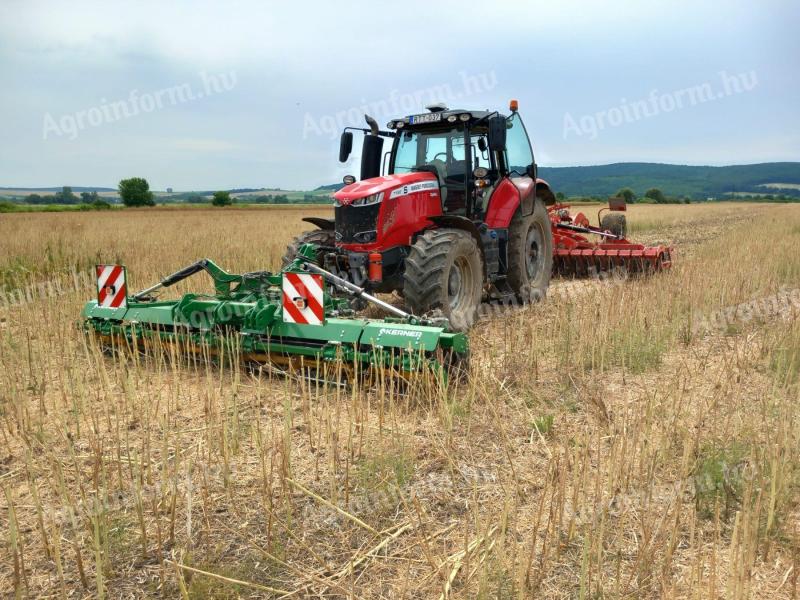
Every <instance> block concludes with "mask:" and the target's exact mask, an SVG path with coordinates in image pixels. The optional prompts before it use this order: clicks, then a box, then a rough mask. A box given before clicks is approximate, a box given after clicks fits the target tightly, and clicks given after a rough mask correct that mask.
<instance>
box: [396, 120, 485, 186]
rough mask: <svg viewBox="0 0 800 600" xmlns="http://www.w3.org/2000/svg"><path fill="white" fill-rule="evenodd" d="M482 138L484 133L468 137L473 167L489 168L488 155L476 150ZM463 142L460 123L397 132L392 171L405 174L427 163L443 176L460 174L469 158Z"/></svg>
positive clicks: (462, 172)
mask: <svg viewBox="0 0 800 600" xmlns="http://www.w3.org/2000/svg"><path fill="white" fill-rule="evenodd" d="M481 137H485V134H478V133H475V134H473V135H471V136H470V138H471V139H470V151H471V156H472V166H473V168H474V167H476V166H485V167H487V168H488V167H490V164H489V155H488V154H487V153H486V152H485V151H481V150H480V149H479V144H478V140H479V139H480V138H481ZM484 141H485V140H484ZM464 144H465V139H464V128H463V126H461V127H454V128H452V129H447V130H435V131H431V130H427V131H411V130H407V131H404V132H402V133H401V134H400V135H399V139H398V142H397V149H396V151H395V156H394V163H393V166H394V168H393V170H392V172H393V173H408V172H410V171H415V170H418V169H419V168H420V167H422V166H425V165H429V166H433V167H435V168H436V170H437V171H438V172H439V174H440V175H441V177H442V179H445V178H447V177H448V176H450V177H452V176H458V175H462V176H463V175H464V173H465V169H466V165H467V158H468V156H467V153H466V152H465V148H464ZM484 147H485V144H484Z"/></svg>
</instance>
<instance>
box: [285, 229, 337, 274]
mask: <svg viewBox="0 0 800 600" xmlns="http://www.w3.org/2000/svg"><path fill="white" fill-rule="evenodd" d="M303 244H315V245H317V246H333V245H335V244H336V233H335V232H334V231H331V230H328V229H314V230H313V231H304V232H303V233H301V234H300V235H298V236H297V237H296V238H294V239H293V240H292V242H291V243H290V244H289V245H288V246H286V253H285V254H284V255H283V258H281V267H285V266H286V265H288V264H290V263H291V262H292V261H293V260H294V259H295V258H296V257H297V252H298V251H299V250H300V246H302V245H303ZM317 264H319V265H320V266H322V265H321V261H320V257H319V256H318V257H317Z"/></svg>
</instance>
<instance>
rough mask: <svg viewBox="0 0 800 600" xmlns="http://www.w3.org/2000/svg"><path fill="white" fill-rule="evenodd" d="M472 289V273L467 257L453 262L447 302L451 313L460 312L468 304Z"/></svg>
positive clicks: (460, 257)
mask: <svg viewBox="0 0 800 600" xmlns="http://www.w3.org/2000/svg"><path fill="white" fill-rule="evenodd" d="M471 288H472V271H471V270H470V268H469V261H468V260H467V258H466V257H465V256H459V257H458V258H456V259H455V260H454V261H453V265H452V266H451V267H450V273H448V275H447V301H448V304H449V305H450V310H451V311H456V310H459V309H460V308H462V307H463V306H464V304H465V303H467V302H468V296H469V290H470V289H471Z"/></svg>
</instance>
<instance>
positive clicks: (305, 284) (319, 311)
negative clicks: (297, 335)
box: [283, 273, 325, 325]
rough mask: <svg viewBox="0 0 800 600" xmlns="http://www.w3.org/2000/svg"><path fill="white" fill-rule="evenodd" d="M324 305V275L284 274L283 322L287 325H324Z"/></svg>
mask: <svg viewBox="0 0 800 600" xmlns="http://www.w3.org/2000/svg"><path fill="white" fill-rule="evenodd" d="M324 303H325V299H324V293H323V282H322V275H314V274H311V273H284V274H283V320H284V321H285V322H286V323H299V324H302V325H322V324H323V323H324V322H325V304H324Z"/></svg>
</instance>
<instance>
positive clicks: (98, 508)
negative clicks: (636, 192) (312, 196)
mask: <svg viewBox="0 0 800 600" xmlns="http://www.w3.org/2000/svg"><path fill="white" fill-rule="evenodd" d="M323 211H324V209H320V211H319V212H320V214H322V212H323ZM302 214H305V211H302V212H301V211H297V210H291V209H287V210H280V211H268V210H261V211H237V210H230V211H227V210H222V211H211V210H208V211H206V210H191V211H185V212H179V211H159V210H152V211H146V210H145V211H125V212H121V213H113V214H103V213H97V214H94V213H93V214H78V213H75V214H73V213H70V214H27V215H16V214H10V215H3V216H1V217H0V277H2V284H3V285H4V286H6V288H7V289H11V288H13V290H14V295H13V296H12V297H11V298H10V299H11V300H15V301H16V300H19V299H20V292H21V297H22V298H23V299H26V298H27V300H26V301H25V302H24V303H22V304H14V305H12V306H5V307H2V308H0V365H1V367H0V417H2V421H0V429H2V433H1V434H0V486H2V488H3V495H2V497H0V530H2V531H3V532H5V533H4V536H5V540H4V547H3V555H2V559H0V589H2V590H5V591H7V592H9V593H13V592H14V591H16V592H17V593H18V594H20V595H23V596H24V595H26V594H27V595H29V596H45V595H49V596H53V597H61V598H66V597H90V596H91V597H108V598H117V597H153V596H164V597H170V598H172V597H184V598H185V597H191V598H203V597H221V598H236V597H240V596H244V597H281V596H283V595H284V592H295V594H294V596H292V597H312V596H313V597H352V598H405V597H407V598H431V597H433V598H436V597H440V596H446V597H452V598H529V597H534V596H535V597H545V598H601V597H602V598H623V597H625V598H641V597H651V598H655V597H698V598H700V597H702V598H707V597H729V598H746V597H762V598H781V597H787V598H788V597H793V596H794V594H795V591H796V574H797V567H796V565H795V561H796V557H797V547H798V537H797V531H796V527H797V523H798V506H797V500H798V493H797V482H798V479H797V478H798V462H797V456H798V449H799V448H798V443H799V441H800V438H799V437H798V435H799V434H800V428H799V427H798V426H799V425H800V423H798V415H797V410H796V402H797V395H798V394H797V391H798V387H797V384H798V380H799V379H800V378H799V374H800V320H799V319H798V318H797V315H796V314H795V312H796V307H795V306H794V305H793V304H791V303H787V302H783V303H782V302H779V301H774V302H772V303H762V304H758V305H757V306H759V307H760V306H766V308H767V309H766V310H763V311H760V312H758V311H756V312H758V314H757V315H756V316H755V317H754V316H753V314H754V313H753V311H752V310H749V311H748V310H747V309H748V307H749V308H750V309H752V307H753V306H754V305H744V306H739V309H738V311H737V312H736V313H734V312H733V311H729V313H728V317H726V318H725V319H722V318H721V317H719V315H718V314H717V313H716V311H719V310H721V309H725V308H726V307H731V306H738V305H742V303H747V302H750V301H752V300H754V299H759V298H769V297H770V296H771V295H774V294H775V293H776V292H779V291H780V290H784V292H783V294H784V295H783V296H781V298H790V299H792V300H794V301H796V300H797V299H800V296H797V295H793V294H791V293H789V292H786V291H785V290H787V289H788V290H793V289H794V288H795V287H797V286H798V279H799V278H800V258H798V257H797V254H796V252H795V250H794V248H795V246H796V243H795V240H798V239H800V208H798V207H796V206H794V205H789V206H786V205H782V206H769V205H741V204H737V205H712V206H698V205H689V206H679V207H678V206H675V207H673V206H668V207H656V206H634V207H632V210H631V212H630V214H629V219H630V221H631V223H632V226H633V228H634V230H638V232H639V234H638V236H639V237H640V238H646V239H648V240H649V241H655V240H658V241H667V242H671V241H674V242H675V243H676V245H677V247H678V252H679V253H678V258H677V262H676V266H675V268H674V270H673V271H672V272H671V273H667V274H664V275H663V276H658V277H655V278H652V279H647V280H633V281H623V282H619V281H614V280H610V281H588V282H572V281H556V282H554V285H553V288H552V291H551V294H550V296H549V298H548V300H547V301H546V302H545V303H543V304H540V305H537V306H533V307H528V308H525V309H522V310H519V311H516V312H514V313H511V314H505V315H500V316H494V317H489V318H487V319H484V320H483V321H482V322H481V323H480V324H479V325H478V326H477V327H476V328H475V329H474V331H473V332H472V334H471V340H472V346H473V366H472V373H471V380H470V383H469V384H468V385H466V386H463V387H461V388H460V389H459V390H457V392H456V393H453V394H450V395H449V396H444V395H429V394H428V395H420V394H414V395H410V396H409V395H406V396H402V397H396V396H394V395H392V394H391V393H390V392H389V391H387V390H381V389H378V390H370V391H367V390H342V389H331V390H323V389H318V388H316V387H314V386H311V385H308V384H298V383H296V382H293V381H289V380H285V379H272V378H269V377H267V376H265V377H263V378H261V379H255V378H253V377H252V376H250V375H248V374H246V373H244V372H239V371H238V370H227V369H221V368H217V367H208V366H205V365H201V364H195V363H192V362H185V361H184V362H183V363H181V362H180V361H168V360H163V358H164V357H157V356H156V357H150V358H149V359H147V360H140V359H139V358H138V357H130V359H129V360H128V361H127V362H125V361H122V362H113V361H111V360H110V359H108V358H104V357H102V356H100V355H99V354H98V353H97V350H96V349H95V348H94V347H92V346H91V345H87V344H86V343H85V342H84V340H83V339H82V336H81V335H80V333H79V331H78V330H77V328H76V326H75V324H76V321H77V316H78V313H79V311H80V307H81V305H82V303H83V301H84V300H86V299H87V298H89V297H91V295H92V293H93V292H92V284H93V282H92V281H91V280H90V279H88V277H87V278H77V279H75V278H74V277H73V275H71V271H72V270H73V269H75V268H78V269H80V270H82V271H85V270H86V269H87V267H90V266H91V265H92V264H94V262H95V261H98V260H99V261H117V260H120V261H123V262H124V263H126V264H127V265H128V267H129V270H130V276H131V278H132V279H133V282H132V287H134V288H136V287H141V286H145V285H147V284H149V283H151V282H152V281H154V280H155V279H157V278H158V277H159V276H162V275H164V274H166V273H168V272H171V271H173V270H175V269H177V268H178V267H180V266H182V265H183V264H184V263H188V262H190V261H192V260H195V259H196V258H198V257H201V256H209V257H213V258H214V259H215V260H216V261H218V262H219V263H220V264H221V265H223V266H225V267H227V268H229V269H231V270H235V271H241V270H248V269H259V268H270V267H276V266H277V264H278V262H279V258H280V255H281V253H282V251H283V247H284V245H285V243H286V241H287V240H288V238H289V237H290V236H291V235H292V234H294V233H296V232H299V231H300V230H302V229H303V228H304V226H303V224H302V223H301V222H300V221H299V218H300V216H301V215H302ZM767 229H770V233H769V235H765V231H767ZM42 282H50V283H49V285H41V284H42ZM195 287H196V286H195ZM76 288H77V289H76ZM7 299H8V298H7ZM0 301H2V298H0Z"/></svg>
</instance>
